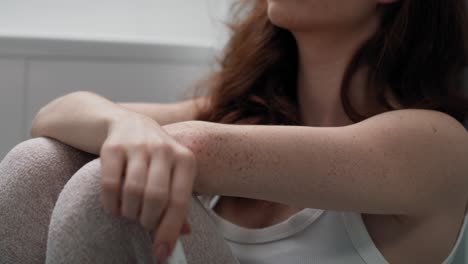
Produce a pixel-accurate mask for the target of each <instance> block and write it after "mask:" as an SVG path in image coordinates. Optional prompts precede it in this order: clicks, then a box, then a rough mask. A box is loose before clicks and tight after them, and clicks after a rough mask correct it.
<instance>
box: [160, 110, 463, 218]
mask: <svg viewBox="0 0 468 264" xmlns="http://www.w3.org/2000/svg"><path fill="white" fill-rule="evenodd" d="M425 121H426V120H423V121H421V122H425ZM188 123H189V125H188V127H189V129H188V133H181V132H180V131H181V130H180V129H179V132H178V133H179V134H182V135H183V137H182V138H183V140H181V142H182V143H183V144H185V145H186V146H188V147H189V148H191V149H192V151H193V152H194V153H195V156H196V157H197V161H198V169H199V171H198V176H197V183H196V191H197V192H199V193H203V194H218V195H224V196H235V197H246V198H253V199H259V200H268V201H274V202H278V203H283V204H288V205H291V206H297V207H311V208H322V209H328V210H342V211H355V212H364V213H372V214H412V213H425V212H427V210H429V209H430V208H433V207H434V206H441V205H445V204H446V203H447V201H448V200H451V199H452V198H453V197H454V196H456V195H466V190H464V192H462V191H463V190H462V189H461V187H459V186H460V185H461V186H465V185H462V184H459V183H458V182H459V180H460V179H464V177H462V176H463V175H466V170H464V168H466V166H465V167H463V164H465V163H463V159H462V158H458V156H460V155H462V156H463V155H465V154H461V153H466V150H465V149H464V146H459V145H460V142H459V141H458V143H457V141H456V140H452V141H451V142H449V141H447V140H446V138H447V137H445V136H440V135H439V136H436V137H434V136H433V133H432V131H431V130H427V129H420V127H421V126H420V124H416V125H415V124H413V123H414V121H413V118H411V119H410V118H408V120H406V119H400V118H399V116H398V115H396V114H392V115H388V116H385V117H381V118H376V119H374V120H369V121H366V122H363V123H362V124H359V125H353V126H348V127H336V128H334V127H323V128H319V127H291V126H250V125H222V124H213V123H207V122H195V123H194V122H188ZM396 124H398V125H396ZM190 126H193V127H194V129H190ZM170 127H171V126H169V127H168V131H169V134H171V129H170ZM440 129H443V128H440ZM440 129H439V131H440ZM178 133H176V135H177V134H178ZM440 134H441V133H440ZM460 134H461V133H460ZM450 136H452V137H454V136H453V135H450ZM462 136H463V135H461V136H460V137H462ZM184 137H185V139H184ZM176 138H181V137H180V136H176ZM465 145H466V144H465ZM457 152H459V153H460V154H454V153H457ZM441 157H446V158H443V159H442V158H441ZM428 160H429V161H430V162H428ZM448 164H457V165H456V167H454V168H457V169H453V168H452V169H451V170H453V172H451V174H447V172H449V170H447V166H448ZM464 173H465V174H464ZM454 175H455V176H456V175H458V176H459V177H458V176H457V177H458V178H459V179H457V178H456V177H455V176H454ZM450 177H452V178H450ZM454 177H455V178H454ZM448 179H450V180H448ZM460 181H461V180H460ZM455 190H456V191H455ZM439 196H441V197H444V199H438V200H434V197H439Z"/></svg>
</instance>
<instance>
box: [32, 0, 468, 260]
mask: <svg viewBox="0 0 468 264" xmlns="http://www.w3.org/2000/svg"><path fill="white" fill-rule="evenodd" d="M372 1H373V0H359V1H355V2H353V3H351V1H341V2H340V0H333V1H332V0H329V1H327V2H326V3H327V5H326V6H327V9H324V10H321V9H320V8H321V7H324V6H322V4H324V3H325V2H323V1H312V0H310V1H309V2H308V1H304V3H309V4H313V5H314V6H313V7H314V10H318V11H317V12H318V14H320V15H323V16H326V14H327V10H337V9H336V8H335V9H333V8H331V9H329V7H330V6H329V5H334V4H336V5H343V4H346V5H354V4H356V3H359V4H362V5H363V6H362V8H360V7H357V6H353V8H354V11H353V12H350V13H343V14H340V16H335V15H336V14H333V16H332V15H330V16H328V17H322V18H324V19H325V18H330V17H340V18H341V17H347V18H349V19H351V18H352V19H355V17H354V15H355V14H359V13H360V12H361V11H362V10H365V11H366V12H364V11H362V12H363V14H364V13H365V15H366V17H365V18H366V19H365V20H366V21H367V22H366V23H363V21H364V20H363V18H362V17H361V18H359V22H360V23H359V26H356V27H353V28H346V30H344V31H343V30H341V31H339V32H338V31H337V32H333V31H330V30H327V31H323V32H321V31H310V30H309V28H307V27H304V24H301V23H302V22H301V21H300V19H299V18H300V16H299V15H297V16H294V18H295V19H296V20H295V21H291V20H290V19H291V17H292V16H290V15H289V16H285V17H282V15H284V13H282V12H284V10H288V8H294V5H293V6H281V4H289V3H295V4H297V3H299V2H300V1H279V0H278V1H273V0H272V1H271V3H272V6H271V14H270V15H271V16H272V20H273V21H274V22H275V23H277V24H282V26H284V27H288V28H290V29H291V31H292V32H293V33H294V36H295V37H296V40H297V43H298V47H299V51H300V52H299V53H300V63H301V64H300V70H299V73H298V74H299V76H298V77H299V86H298V87H297V89H298V92H299V95H300V99H301V101H300V108H301V117H302V121H303V124H304V127H303V128H299V127H291V128H284V127H268V128H265V127H262V126H242V127H240V126H226V125H217V124H207V123H200V122H191V121H188V120H193V118H194V116H196V115H195V113H196V111H197V108H196V107H195V104H194V103H193V102H190V101H187V102H183V103H177V104H168V105H162V104H121V105H117V104H115V103H112V102H110V101H108V100H105V99H104V98H101V97H99V96H97V95H93V94H89V93H75V94H71V95H68V96H65V97H63V98H60V99H57V100H55V101H54V102H52V103H51V104H49V105H48V106H46V107H45V108H44V109H43V110H42V111H41V112H40V113H39V114H38V116H37V118H36V120H35V125H34V126H33V131H32V134H33V135H34V136H49V137H53V138H56V139H58V140H61V141H63V142H65V143H67V144H69V145H72V146H75V147H77V148H80V149H82V150H85V151H88V152H91V153H95V154H99V153H101V154H104V155H101V158H102V159H103V161H104V164H106V163H107V164H109V162H116V164H118V165H119V166H120V165H122V162H125V161H124V159H119V160H117V161H116V159H115V156H114V155H111V154H108V155H107V154H106V153H115V151H112V150H115V149H121V150H125V151H128V152H127V155H128V157H130V158H129V159H130V160H131V159H132V158H134V157H135V156H138V155H132V154H131V152H132V150H135V149H139V148H143V149H145V146H147V145H152V147H154V144H153V143H154V141H157V142H160V143H159V144H161V142H162V146H164V149H166V150H170V151H169V152H170V153H175V154H177V155H174V156H175V161H173V160H171V163H174V164H182V163H183V162H184V161H185V162H186V161H187V160H190V159H193V158H194V157H196V159H197V167H198V169H197V170H198V172H199V174H198V176H197V178H196V180H195V179H193V175H191V174H190V171H193V170H187V169H186V168H185V169H184V171H185V175H191V176H190V177H186V178H184V179H185V182H182V183H181V182H180V181H178V182H179V183H180V187H181V188H182V191H181V192H179V193H183V194H184V195H183V198H181V197H182V196H180V195H179V196H175V195H173V191H172V190H170V191H166V192H167V193H166V196H163V198H164V199H163V200H157V199H156V203H155V204H153V206H154V208H156V209H157V210H156V209H153V210H156V211H161V210H162V208H163V207H165V206H167V207H168V208H174V209H171V210H170V211H171V212H173V213H172V215H162V216H161V218H162V219H163V220H162V222H163V226H162V227H161V226H159V228H160V230H161V231H162V232H158V233H159V237H158V238H157V239H156V240H157V241H168V243H169V244H171V243H173V242H174V240H175V239H176V238H177V236H178V235H179V233H180V232H179V230H180V229H182V224H183V220H181V219H183V218H184V217H185V215H184V208H183V207H184V206H182V205H184V201H186V200H187V199H189V194H190V188H191V187H193V189H194V190H196V191H198V192H201V193H207V194H220V195H222V196H223V197H224V198H223V199H221V202H220V204H219V206H217V208H216V211H217V212H218V213H219V214H221V215H222V216H223V217H225V218H226V219H228V220H230V221H232V222H234V223H237V224H239V225H241V226H245V227H251V228H260V227H265V226H269V225H273V224H275V223H278V222H281V221H283V220H285V219H286V218H288V217H289V216H291V215H293V214H295V213H296V212H297V211H299V210H301V208H305V207H312V208H322V209H327V210H343V211H347V210H348V211H356V212H361V213H362V215H363V219H364V222H365V224H366V227H367V229H368V231H369V233H370V235H371V237H372V238H373V239H374V242H375V243H376V245H377V247H378V248H379V250H380V251H381V252H382V254H383V255H384V256H385V257H386V259H387V260H388V261H389V262H390V263H440V262H441V261H442V260H443V259H444V258H445V257H446V256H447V255H448V254H449V251H450V249H451V248H452V247H453V244H454V242H455V240H456V238H457V235H458V231H459V229H460V226H461V223H462V221H463V217H464V214H465V212H466V207H467V204H468V192H467V189H468V180H466V171H467V170H468V169H467V167H466V165H465V164H466V160H463V155H465V156H466V155H467V153H466V149H468V147H467V145H466V144H467V142H468V141H467V134H466V131H465V129H464V128H463V127H461V125H460V124H457V123H456V122H455V121H453V120H452V119H451V118H450V117H447V116H445V115H442V114H436V113H433V112H431V111H419V110H404V111H403V112H396V113H388V114H382V115H378V116H376V117H375V118H372V119H371V120H365V121H363V122H361V123H358V124H352V122H351V120H349V119H348V117H347V116H346V115H345V113H344V110H343V109H342V106H341V102H340V100H339V88H340V87H339V84H340V82H341V79H342V75H343V71H344V68H345V66H346V63H347V61H348V60H349V58H350V56H351V54H352V52H353V50H354V49H355V47H356V45H358V44H359V43H360V42H361V41H363V39H364V38H366V36H368V35H369V34H371V33H372V31H373V30H375V25H376V20H375V19H376V18H375V17H374V16H373V14H372V12H371V11H372V5H373V2H372ZM378 2H380V3H384V2H391V0H385V1H384V0H381V1H378ZM275 5H277V7H278V8H276V9H275V8H274V7H275ZM364 5H365V6H364ZM302 10H309V9H308V8H302ZM290 11H291V10H290ZM292 11H294V10H292ZM292 11H291V12H292ZM308 17H309V16H308ZM311 17H312V16H311ZM314 17H316V16H314ZM317 17H318V16H317ZM312 22H313V23H318V22H323V21H307V23H312ZM332 22H333V23H335V26H338V25H341V24H343V25H348V24H349V22H350V21H328V20H327V21H326V23H332ZM362 25H365V26H362ZM315 29H316V28H314V30H315ZM324 32H325V33H326V34H319V33H324ZM317 65H320V67H318V66H317ZM363 79H365V69H362V70H361V71H360V72H359V73H358V75H357V76H356V79H355V82H354V83H353V85H352V89H351V90H352V91H353V94H352V95H351V97H352V98H353V103H354V105H356V106H357V107H358V110H360V112H365V113H366V112H367V113H379V112H380V111H381V108H380V106H379V105H378V104H376V102H375V100H374V98H373V94H372V91H366V90H364V89H362V87H364V86H363V85H362V83H361V81H360V80H363ZM395 104H397V102H395ZM130 112H132V113H130ZM147 117H150V118H151V120H152V121H151V120H150V119H149V118H147ZM172 123H174V124H173V125H169V124H172ZM135 127H139V129H135ZM135 132H139V133H135ZM135 134H138V135H140V137H139V138H137V137H136V135H135ZM154 135H158V136H157V137H154ZM296 135H300V138H303V139H304V140H303V142H301V144H300V146H301V148H299V147H298V145H293V144H292V142H291V140H290V139H291V138H294V137H295V136H296ZM330 135H333V136H332V141H329V137H330ZM390 136H391V137H390ZM115 138H119V140H113V139H115ZM148 138H150V139H151V140H149V141H148ZM240 138H241V139H242V142H239V139H240ZM173 139H175V140H173ZM355 140H358V141H357V142H354V141H355ZM389 140H390V141H391V142H392V144H389V143H388V142H389ZM212 141H215V142H214V143H213V142H212ZM200 142H202V143H203V144H201V143H200ZM266 142H268V143H266ZM333 142H340V143H341V144H340V145H338V146H337V145H336V144H330V143H333ZM357 143H359V144H357ZM429 143H430V144H429ZM448 144H449V145H448ZM252 146H255V150H256V151H251V149H252ZM362 146H372V147H371V148H370V149H365V150H364V149H363V148H362ZM136 147H139V148H136ZM315 149H317V150H316V151H317V152H314V150H315ZM145 150H146V149H145ZM153 150H154V149H153ZM158 151H160V150H155V151H150V154H151V157H152V158H154V155H155V153H159V152H158ZM144 152H147V151H144ZM348 152H349V153H348ZM135 153H139V155H140V154H141V153H143V152H138V151H136V152H135ZM180 153H184V154H183V155H179V154H180ZM210 153H217V155H211V154H210ZM240 153H248V155H247V157H248V159H246V158H245V157H244V156H243V155H241V154H240ZM264 153H273V154H274V155H272V156H271V157H269V160H271V159H277V160H279V161H283V160H287V161H288V162H285V164H281V162H278V165H277V166H272V165H271V164H270V163H268V166H266V165H265V164H266V163H265V162H266V161H265V156H264ZM293 153H294V154H293ZM341 153H348V155H344V154H341ZM141 155H142V154H141ZM141 155H140V156H141ZM262 155H263V156H262ZM323 155H325V156H326V155H329V157H333V158H336V160H335V161H331V160H325V159H324V160H320V162H319V161H317V160H315V159H309V160H303V159H301V158H302V157H315V158H317V159H320V158H321V157H322V156H323ZM379 155H381V156H382V157H385V158H382V159H376V157H378V156H379ZM405 155H406V156H407V157H406V156H405ZM143 156H144V155H143ZM349 156H352V157H358V159H357V161H356V162H362V163H352V162H351V161H350V160H349V158H348V157H349ZM405 157H406V158H405ZM134 159H135V160H138V158H134ZM141 160H144V159H140V161H141ZM164 160H165V159H164ZM226 160H230V161H231V162H232V163H233V164H236V166H238V167H239V170H231V169H230V168H231V166H232V164H231V166H229V164H226V162H225V161H226ZM353 162H354V161H353ZM388 162H390V163H388ZM389 164H391V165H392V166H389ZM356 165H359V166H356ZM449 165H450V167H451V170H452V171H451V173H448V170H442V169H441V167H444V166H449ZM119 166H104V167H105V168H111V167H119ZM180 167H183V166H180ZM185 167H187V166H185ZM299 167H300V168H302V170H299V169H297V168H299ZM330 168H333V170H330ZM143 171H144V170H143ZM292 171H294V173H293V174H294V177H295V181H290V180H286V179H284V177H281V175H285V174H287V173H289V172H292ZM395 171H397V172H398V173H396V172H395ZM304 172H308V173H307V174H305V173H304ZM309 172H310V173H309ZM121 173H122V172H115V171H111V170H106V169H105V171H104V173H103V174H104V176H105V177H104V178H106V179H109V183H111V181H110V180H112V179H114V178H115V177H114V178H113V176H115V175H120V174H121ZM124 174H125V173H124ZM135 175H138V173H132V172H131V171H130V172H127V176H128V177H127V178H129V179H130V178H132V177H133V178H134V179H136V178H135V177H136V176H135ZM249 175H256V177H255V178H252V177H249ZM422 175H424V177H423V176H422ZM150 176H155V173H150ZM156 176H158V175H156ZM156 176H155V177H153V178H154V179H158V180H164V181H163V182H165V183H167V181H168V176H169V175H167V173H164V175H163V176H164V177H162V176H161V175H159V176H158V177H156ZM170 177H172V178H173V179H175V178H182V177H181V176H179V177H177V175H170ZM272 177H273V178H274V179H275V181H277V182H276V183H274V182H273V181H272V180H271V179H272ZM324 177H325V178H324ZM239 179H244V181H239ZM350 179H351V180H350ZM247 180H248V181H247ZM384 182H385V183H386V184H383V183H384ZM165 183H164V184H162V186H165V185H167V184H165ZM104 186H107V187H109V186H110V187H111V188H104V190H105V195H104V198H105V199H104V205H105V207H106V208H107V209H109V210H111V211H112V210H114V209H115V210H116V207H115V205H116V204H115V201H116V199H117V195H118V193H117V192H116V190H115V189H113V188H112V186H114V185H112V184H107V185H104ZM125 186H127V182H126V183H125ZM125 186H124V190H123V193H122V195H123V197H124V200H126V201H127V204H128V206H127V207H128V208H127V209H126V210H123V211H121V212H120V213H121V215H123V216H127V217H129V218H133V219H135V218H138V216H136V215H135V214H134V213H132V211H133V210H130V209H131V208H133V209H134V208H135V206H136V203H135V201H138V198H135V197H134V196H133V197H132V195H131V194H132V192H131V191H129V190H132V188H125ZM259 186H262V187H263V188H262V189H261V190H260V189H259V188H258V187H259ZM278 186H281V188H279V187H278ZM305 186H306V187H307V188H306V187H305ZM317 186H321V188H318V187H317ZM301 188H305V189H301ZM162 189H164V188H162ZM106 190H107V191H106ZM298 190H299V191H298ZM415 190H417V191H415ZM116 193H117V194H116ZM293 194H294V195H293ZM226 197H244V198H226ZM127 198H130V199H127ZM147 198H148V197H147V196H145V197H144V198H141V199H143V200H142V203H143V204H145V203H147V204H151V202H154V201H152V199H147ZM184 199H185V200H184ZM153 200H154V199H153ZM265 200H267V201H274V202H263V201H265ZM161 201H164V203H161ZM168 201H169V202H168ZM171 201H177V202H176V203H174V202H171ZM158 202H159V203H158ZM173 204H178V206H175V207H174V206H173ZM129 208H130V209H129ZM158 215H159V213H158ZM151 219H153V220H154V216H153V217H151ZM146 221H147V218H145V217H140V222H141V223H142V224H143V225H144V226H145V225H146V226H148V228H149V229H150V228H151V225H149V224H147V222H146ZM174 223H176V224H175V226H173V224H174ZM164 224H166V225H164ZM168 230H169V231H168ZM174 230H176V231H174ZM182 233H183V232H182ZM421 241H424V242H425V243H421Z"/></svg>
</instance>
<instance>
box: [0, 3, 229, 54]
mask: <svg viewBox="0 0 468 264" xmlns="http://www.w3.org/2000/svg"><path fill="white" fill-rule="evenodd" d="M228 2H229V0H40V1H37V0H33V1H31V0H2V1H1V3H0V34H2V33H3V34H8V35H11V34H14V35H26V36H51V37H56V36H60V37H64V36H69V37H71V38H77V37H78V38H87V39H88V38H99V39H100V38H111V39H116V38H124V39H127V38H130V39H135V38H136V39H142V38H143V39H148V38H150V39H158V40H161V41H169V42H176V43H179V44H199V45H210V46H211V45H215V46H217V45H219V43H220V42H222V41H220V39H221V40H222V39H223V36H224V33H223V30H222V28H223V27H222V20H223V17H224V15H225V13H226V11H227V8H228Z"/></svg>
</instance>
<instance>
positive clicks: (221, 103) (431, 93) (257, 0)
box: [198, 0, 468, 125]
mask: <svg viewBox="0 0 468 264" xmlns="http://www.w3.org/2000/svg"><path fill="white" fill-rule="evenodd" d="M379 8H381V16H382V17H381V20H380V21H381V22H380V27H379V29H378V30H377V32H376V33H375V34H374V35H373V36H372V37H371V38H369V39H368V40H367V41H365V42H364V43H362V45H361V47H360V48H359V49H358V50H357V52H356V53H355V54H354V57H353V58H352V60H351V62H350V64H349V66H348V68H347V70H346V72H345V75H344V79H343V82H342V85H341V99H342V103H343V107H344V109H345V111H346V113H347V115H348V116H349V117H350V119H351V120H353V122H359V121H362V120H364V119H366V118H368V117H369V116H365V115H362V114H361V113H358V112H357V111H356V110H355V108H354V107H353V105H352V104H351V102H350V99H349V90H350V83H351V81H352V79H353V76H354V75H355V73H356V72H357V71H358V70H359V69H360V68H361V67H363V66H369V68H370V70H369V75H368V82H367V85H368V86H369V87H371V88H372V89H375V91H376V92H377V93H376V94H377V97H378V98H377V99H378V101H379V103H380V104H381V105H383V106H385V107H386V109H388V110H389V111H390V110H395V108H394V107H392V106H391V104H390V103H389V99H388V98H387V97H386V94H387V93H386V89H391V93H392V94H393V95H394V96H395V97H396V99H397V101H398V103H399V105H400V106H402V108H403V109H406V108H418V109H431V110H437V111H441V112H444V113H447V114H449V115H451V116H452V117H454V118H455V119H457V120H458V121H460V122H462V123H463V122H465V121H466V119H467V117H468V99H467V97H466V95H464V94H463V69H464V67H465V63H466V58H467V53H466V43H467V41H466V36H467V34H466V26H467V18H466V13H467V10H466V6H465V1H464V0H443V1H441V0H410V1H408V0H401V1H397V2H395V3H393V4H386V5H382V6H380V7H379ZM233 9H235V10H236V11H237V12H236V14H241V15H240V16H236V17H237V18H238V19H237V20H235V21H234V22H233V24H231V25H230V28H231V29H232V37H231V38H230V41H229V43H228V45H227V46H226V48H225V50H224V53H223V55H222V57H221V59H220V60H219V64H220V65H219V66H220V67H219V71H217V72H216V73H214V74H213V75H212V76H211V77H210V78H209V79H208V82H207V83H208V87H209V92H208V95H209V107H207V108H205V109H204V110H203V111H202V112H200V114H199V116H198V119H199V120H205V121H210V122H218V123H230V124H233V123H239V122H242V121H244V120H246V119H251V118H255V120H256V121H255V123H258V124H275V125H300V114H299V110H298V98H297V89H296V87H297V74H298V48H297V45H296V41H295V39H294V37H293V36H292V34H291V33H290V32H289V31H287V30H285V29H282V28H279V27H277V26H275V25H273V24H272V23H271V22H270V21H269V19H268V16H267V3H266V1H265V0H250V1H239V2H238V3H236V5H235V6H234V7H233ZM239 17H241V18H242V19H239Z"/></svg>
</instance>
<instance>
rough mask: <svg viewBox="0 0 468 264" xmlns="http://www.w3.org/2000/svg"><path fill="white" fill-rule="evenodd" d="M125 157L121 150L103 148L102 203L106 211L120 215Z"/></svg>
mask: <svg viewBox="0 0 468 264" xmlns="http://www.w3.org/2000/svg"><path fill="white" fill-rule="evenodd" d="M124 168H125V155H124V153H123V151H121V149H119V148H112V147H110V148H103V151H102V152H101V173H102V176H101V187H102V191H101V201H102V204H103V206H104V209H106V210H108V211H109V212H111V213H112V214H114V215H119V207H120V202H119V200H120V192H121V189H122V188H121V187H122V175H123V171H124Z"/></svg>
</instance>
